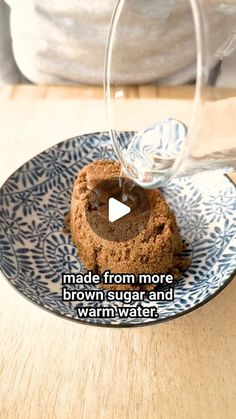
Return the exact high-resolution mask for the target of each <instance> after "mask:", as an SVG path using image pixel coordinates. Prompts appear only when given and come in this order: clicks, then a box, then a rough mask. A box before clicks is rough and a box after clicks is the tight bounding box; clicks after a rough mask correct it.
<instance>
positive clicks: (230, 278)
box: [0, 132, 236, 328]
mask: <svg viewBox="0 0 236 419" xmlns="http://www.w3.org/2000/svg"><path fill="white" fill-rule="evenodd" d="M131 134H132V135H133V133H130V132H123V133H122V135H124V136H125V135H131ZM91 136H97V137H99V138H105V137H106V141H107V138H108V133H107V132H103V133H101V132H96V133H89V134H85V135H81V136H78V137H73V138H70V139H69V140H64V141H61V142H59V143H57V144H56V145H54V146H52V147H49V148H48V149H46V150H44V151H43V152H41V153H39V154H37V155H36V156H35V157H33V158H31V159H29V160H28V161H27V162H26V163H24V164H23V165H22V166H20V167H19V168H18V169H17V170H16V171H15V172H14V173H13V174H12V175H10V176H9V177H8V178H7V180H6V181H5V182H4V183H3V185H2V186H1V189H0V192H1V191H2V190H3V189H4V187H5V186H6V185H7V183H8V182H9V180H10V179H11V177H12V176H13V175H14V174H16V173H17V172H19V171H20V170H21V169H22V168H24V167H25V165H27V164H29V163H30V162H31V161H32V160H33V159H35V158H37V157H39V156H41V155H42V154H44V155H46V154H47V153H48V152H50V151H51V150H54V149H57V148H59V147H60V146H61V145H63V144H65V143H66V142H69V141H72V140H75V141H76V142H78V141H79V142H81V141H82V140H84V139H85V138H89V137H91ZM109 147H110V146H108V148H109ZM100 153H101V150H100V151H99V158H104V157H106V158H107V157H108V156H107V155H106V156H101V154H100ZM105 153H107V151H106V152H105ZM111 153H113V151H112V152H111ZM110 157H111V158H114V157H112V156H110ZM227 179H228V178H227ZM228 181H229V182H230V180H229V179H228ZM228 244H229V243H228ZM0 270H1V272H2V274H3V276H4V277H5V278H6V280H7V282H8V283H10V285H11V286H12V287H13V288H14V289H15V290H16V291H17V292H18V293H19V294H20V295H22V296H23V297H25V298H26V299H27V300H28V301H30V302H31V303H33V304H34V305H36V306H38V307H41V308H42V309H44V310H46V311H47V312H49V313H51V314H54V315H56V316H58V317H62V318H64V319H66V320H70V321H73V322H76V323H79V324H84V325H90V326H101V327H112V328H123V327H141V326H149V325H154V324H160V323H164V322H166V321H170V320H174V319H176V318H179V317H181V316H183V315H185V314H189V313H191V312H193V311H195V310H197V309H198V308H200V307H202V306H203V305H205V304H206V303H208V302H209V301H211V300H212V299H213V298H215V297H216V296H217V295H218V294H219V293H220V292H221V291H222V290H223V289H224V288H225V287H226V286H227V285H228V284H229V283H230V282H231V281H232V280H233V278H234V276H235V274H236V269H234V271H233V272H232V273H231V274H230V275H229V276H228V277H227V279H226V280H225V281H224V283H223V284H222V285H221V286H220V287H219V288H218V289H217V290H216V291H214V293H213V294H211V295H209V296H208V297H206V298H205V299H204V300H203V301H201V302H200V303H196V304H195V305H194V306H193V307H190V308H189V309H186V310H184V311H183V312H180V313H177V314H173V315H169V316H168V318H158V319H156V320H150V321H148V322H147V323H141V322H139V323H124V322H121V323H118V324H112V323H99V322H91V321H88V320H87V319H83V320H80V319H79V318H74V317H68V316H66V315H64V314H63V313H60V312H58V311H55V310H52V309H50V308H49V307H47V306H43V305H42V304H41V303H39V302H37V301H35V300H33V299H31V298H30V297H28V296H27V295H25V294H23V293H22V292H21V291H20V290H19V289H18V288H17V287H16V286H15V285H14V284H13V283H12V282H11V281H10V280H9V279H8V278H7V277H6V276H5V274H4V271H3V270H2V268H0Z"/></svg>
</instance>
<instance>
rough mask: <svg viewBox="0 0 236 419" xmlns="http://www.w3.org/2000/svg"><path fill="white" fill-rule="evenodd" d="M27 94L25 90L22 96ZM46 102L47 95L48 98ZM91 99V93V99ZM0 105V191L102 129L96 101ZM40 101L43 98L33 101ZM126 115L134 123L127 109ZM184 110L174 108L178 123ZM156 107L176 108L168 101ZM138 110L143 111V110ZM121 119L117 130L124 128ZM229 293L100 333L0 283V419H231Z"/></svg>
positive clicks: (234, 343)
mask: <svg viewBox="0 0 236 419" xmlns="http://www.w3.org/2000/svg"><path fill="white" fill-rule="evenodd" d="M31 92H32V91H31ZM47 94H48V93H47ZM95 94H97V93H95ZM15 95H16V96H15V97H14V98H13V97H10V96H11V95H10V96H8V97H6V96H5V97H4V98H3V97H2V96H1V97H2V100H0V127H1V137H0V147H1V165H0V181H1V182H2V181H3V180H4V179H5V178H6V177H7V176H8V175H9V174H10V173H11V172H12V171H13V170H15V169H16V167H18V166H19V165H20V164H22V163H23V162H24V161H25V160H27V159H29V158H31V157H32V156H33V155H34V154H36V153H37V152H39V151H41V150H43V149H45V148H46V147H48V146H50V145H52V144H55V143H57V142H58V141H60V140H62V139H65V138H67V137H71V136H73V135H76V134H79V133H83V132H89V131H90V132H91V131H95V130H99V131H100V130H103V129H106V119H105V112H104V107H103V102H102V101H101V100H99V99H94V100H90V99H89V100H88V99H87V100H84V99H83V100H77V99H75V98H71V100H68V96H67V95H69V93H67V91H66V89H65V90H64V95H65V97H67V99H65V98H64V99H63V100H58V98H56V97H55V96H54V98H53V99H52V97H51V98H50V99H47V100H45V91H44V93H43V90H41V88H40V89H39V91H38V92H37V89H36V90H35V91H34V94H33V97H32V96H28V95H29V91H27V90H26V94H25V96H24V90H22V89H21V92H20V96H21V97H17V96H18V93H17V91H15ZM40 95H44V97H42V98H41V96H40ZM130 100H132V99H130ZM130 103H132V107H134V110H135V112H136V118H137V115H138V114H137V112H140V118H142V114H141V111H140V108H139V105H137V103H136V101H135V100H132V102H129V105H128V106H129V107H130ZM189 105H190V103H189V102H188V101H187V100H186V101H183V102H182V101H179V102H178V106H179V107H182V112H183V114H184V115H185V114H187V113H188V108H189ZM163 106H164V107H165V106H168V109H169V108H171V107H172V106H176V102H174V103H172V102H171V101H167V103H166V102H164V103H163V105H162V108H163ZM143 108H144V109H145V110H147V102H145V101H144V102H143ZM126 113H127V108H126V110H125V109H124V113H123V114H122V115H121V119H122V121H123V127H124V128H125V127H127V126H128V121H127V120H126V119H125V116H126ZM235 301H236V287H235V282H234V283H231V284H230V285H229V286H228V287H227V288H226V289H225V290H224V291H223V292H222V293H221V294H220V295H219V296H217V297H216V298H215V299H214V300H212V301H211V302H209V303H208V304H207V305H205V306H204V307H202V308H200V309H199V310H197V311H195V312H193V313H191V314H189V315H187V316H184V317H182V318H179V319H177V320H175V321H172V322H168V323H164V324H162V325H159V326H149V327H145V328H136V329H109V328H107V329H104V328H98V327H92V326H91V327H89V326H83V325H79V324H76V323H73V322H70V321H67V320H64V319H62V318H59V317H56V316H54V315H53V314H50V313H47V312H45V311H43V310H42V309H40V308H39V307H37V306H35V305H33V304H32V303H30V302H28V301H27V300H26V299H24V298H23V297H22V296H21V295H19V294H18V293H17V292H16V291H15V290H14V289H13V288H12V287H11V286H10V285H9V284H8V283H7V281H6V280H5V279H4V278H3V276H2V275H1V276H0V336H1V343H0V418H1V419H48V418H49V419H80V418H82V419H90V418H91V419H94V418H96V419H123V418H128V419H143V418H145V419H156V418H158V419H162V418H163V419H172V418H173V419H174V418H181V419H201V418H202V419H205V418H214V419H233V418H234V417H235V411H236V392H235V388H236V386H235V384H236V359H235V353H236V328H235V318H236V304H235Z"/></svg>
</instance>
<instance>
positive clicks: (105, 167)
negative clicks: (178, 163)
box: [68, 160, 188, 289]
mask: <svg viewBox="0 0 236 419" xmlns="http://www.w3.org/2000/svg"><path fill="white" fill-rule="evenodd" d="M120 170H121V167H120V164H119V163H118V162H110V161H105V160H98V161H95V162H93V163H91V164H89V165H88V166H85V167H84V168H83V169H82V170H81V171H80V172H79V174H78V177H77V179H76V181H75V184H74V188H73V193H72V201H71V210H70V217H69V223H68V224H69V229H70V232H71V235H72V240H73V242H74V243H75V245H76V247H77V248H78V251H79V257H80V259H81V261H82V262H83V263H84V264H85V266H86V268H87V269H91V270H92V271H93V272H98V273H103V272H104V271H105V270H108V269H109V270H110V271H111V272H113V273H134V274H138V273H150V274H152V273H172V274H173V275H174V276H175V277H176V278H178V276H179V270H184V269H186V267H187V266H186V265H187V264H188V262H186V260H184V259H183V258H181V257H180V256H179V255H180V253H181V251H182V240H181V237H180V234H179V232H178V228H177V224H176V220H175V217H174V215H173V213H172V212H171V210H170V208H169V206H168V204H167V203H166V201H165V199H164V197H163V195H162V194H161V192H160V191H159V190H158V189H155V190H147V191H146V193H147V196H148V199H149V202H150V215H149V219H148V223H147V225H146V226H145V228H144V229H143V230H142V231H141V232H140V234H138V235H137V236H136V237H134V238H133V239H131V240H127V241H121V242H115V241H109V240H106V239H105V238H102V237H100V236H98V235H97V234H96V233H95V232H94V231H93V230H92V228H91V227H90V225H89V223H88V221H87V217H86V211H88V209H89V208H90V205H91V202H89V201H90V200H91V193H90V192H91V189H93V188H94V187H95V186H96V185H97V184H98V183H99V182H101V181H102V180H104V179H108V178H109V179H110V178H112V177H114V178H115V177H118V176H119V175H120ZM123 229H124V231H123V234H124V236H125V234H126V232H125V227H124V224H123ZM119 234H122V232H121V231H119ZM111 287H112V288H114V289H125V288H126V289H127V288H132V289H134V288H133V286H124V285H123V286H121V285H114V286H111ZM151 288H153V286H146V287H145V289H151ZM136 289H139V288H136Z"/></svg>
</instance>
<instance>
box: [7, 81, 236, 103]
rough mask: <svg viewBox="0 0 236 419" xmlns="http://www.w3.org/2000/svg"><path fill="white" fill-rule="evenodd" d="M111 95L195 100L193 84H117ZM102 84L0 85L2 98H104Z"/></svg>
mask: <svg viewBox="0 0 236 419" xmlns="http://www.w3.org/2000/svg"><path fill="white" fill-rule="evenodd" d="M111 90H112V94H113V96H115V94H116V93H117V92H122V93H123V97H124V98H126V99H138V98H142V99H151V98H162V99H192V98H193V96H194V86H193V85H189V86H161V85H160V86H154V85H143V86H142V85H140V86H118V87H112V88H111ZM103 96H104V93H103V87H101V86H87V85H79V86H78V85H76V86H47V85H40V86H36V85H32V84H28V85H0V100H1V99H14V100H21V99H23V100H25V99H62V100H63V99H76V100H80V99H103ZM205 96H206V97H207V98H208V99H210V100H219V99H225V98H228V97H232V96H236V89H229V88H210V87H208V88H207V89H205Z"/></svg>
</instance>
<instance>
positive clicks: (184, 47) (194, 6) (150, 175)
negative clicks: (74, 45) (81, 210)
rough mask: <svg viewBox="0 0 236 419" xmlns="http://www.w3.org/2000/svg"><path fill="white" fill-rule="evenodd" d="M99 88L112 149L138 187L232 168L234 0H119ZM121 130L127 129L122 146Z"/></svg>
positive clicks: (235, 153)
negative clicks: (103, 99) (206, 171)
mask: <svg viewBox="0 0 236 419" xmlns="http://www.w3.org/2000/svg"><path fill="white" fill-rule="evenodd" d="M104 86H105V98H106V109H107V115H108V121H109V130H110V136H111V140H112V145H113V148H114V150H115V152H116V155H117V157H118V159H119V161H120V162H121V164H122V167H123V170H124V172H125V173H126V174H127V175H128V176H129V177H131V178H132V179H133V180H134V181H136V182H137V183H139V184H140V185H142V186H144V187H146V188H154V187H156V186H163V185H164V184H165V183H166V182H167V180H168V179H169V178H171V177H176V176H183V175H191V174H194V173H196V172H199V171H202V170H213V169H217V168H225V170H227V169H228V170H232V169H233V168H235V167H236V0H229V1H225V2H222V1H218V0H202V1H201V0H191V1H189V0H188V1H186V0H148V1H141V0H119V1H118V2H117V4H116V7H115V10H114V13H113V17H112V21H111V25H110V32H109V38H108V43H107V50H106V58H105V79H104ZM127 86H129V87H127ZM124 130H128V131H133V135H132V136H130V140H129V143H128V144H124V143H123V141H122V135H121V132H122V131H124Z"/></svg>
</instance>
